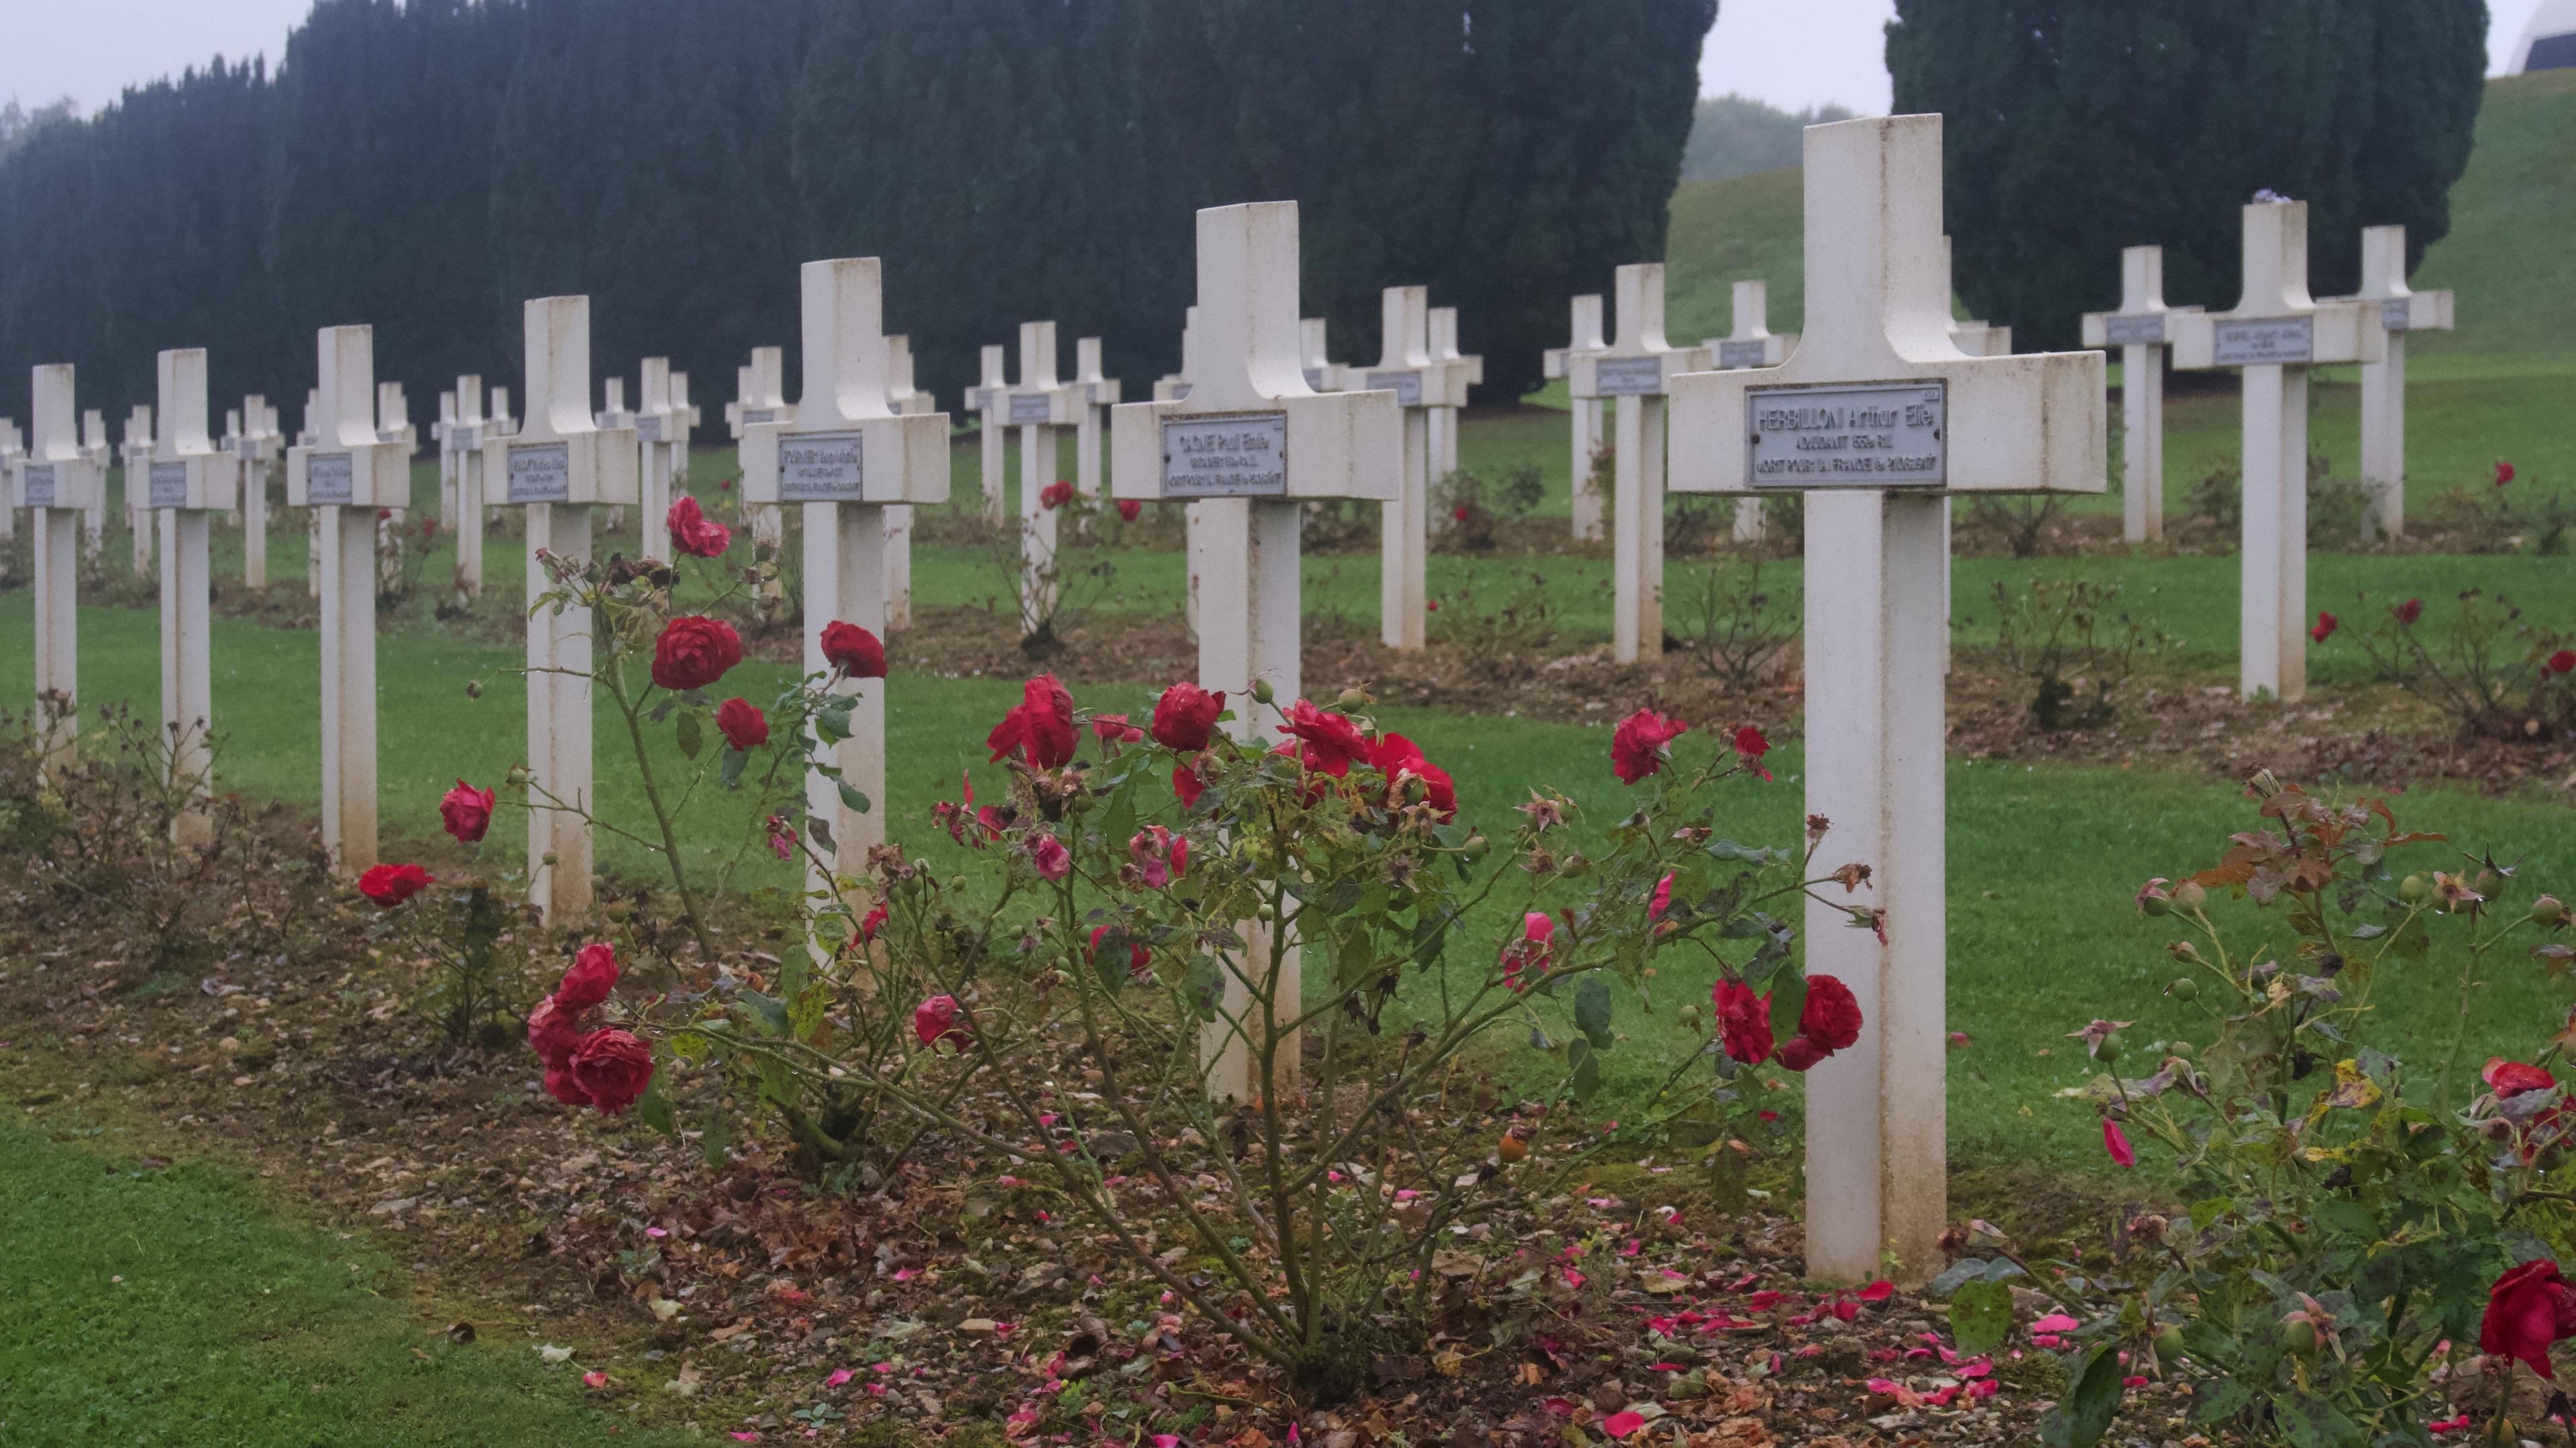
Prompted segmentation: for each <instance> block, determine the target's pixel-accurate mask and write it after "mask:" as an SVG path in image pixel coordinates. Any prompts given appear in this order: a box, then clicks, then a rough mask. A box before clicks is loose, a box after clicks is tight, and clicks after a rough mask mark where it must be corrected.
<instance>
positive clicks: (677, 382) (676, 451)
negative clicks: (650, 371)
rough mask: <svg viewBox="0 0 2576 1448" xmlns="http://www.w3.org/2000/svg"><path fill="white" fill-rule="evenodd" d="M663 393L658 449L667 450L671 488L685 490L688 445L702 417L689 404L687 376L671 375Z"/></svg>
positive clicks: (693, 406)
mask: <svg viewBox="0 0 2576 1448" xmlns="http://www.w3.org/2000/svg"><path fill="white" fill-rule="evenodd" d="M667 393H668V399H669V406H668V407H667V408H666V409H665V414H666V416H667V417H668V419H669V421H668V422H667V423H665V424H664V426H663V428H662V446H664V447H666V448H668V449H670V452H671V463H670V472H671V486H672V487H673V488H674V489H677V488H684V487H686V486H688V482H689V443H690V442H691V441H692V440H693V439H695V438H696V437H697V435H698V424H699V423H700V422H703V421H705V417H704V415H703V414H701V413H700V412H699V411H698V409H697V407H696V406H695V405H694V404H692V403H691V402H690V401H689V374H688V373H686V372H674V373H672V374H671V376H670V381H669V386H668V388H667Z"/></svg>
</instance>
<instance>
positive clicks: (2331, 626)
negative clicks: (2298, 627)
mask: <svg viewBox="0 0 2576 1448" xmlns="http://www.w3.org/2000/svg"><path fill="white" fill-rule="evenodd" d="M2341 627H2343V620H2342V619H2339V618H2337V617H2335V616H2334V615H2333V614H2330V613H2324V612H2320V613H2318V615H2317V626H2316V627H2315V628H2312V629H2310V630H2308V637H2310V638H2312V639H2315V640H2316V641H2317V642H2318V643H2324V642H2325V641H2326V640H2327V639H2330V638H2332V637H2334V631H2335V630H2336V629H2339V628H2341Z"/></svg>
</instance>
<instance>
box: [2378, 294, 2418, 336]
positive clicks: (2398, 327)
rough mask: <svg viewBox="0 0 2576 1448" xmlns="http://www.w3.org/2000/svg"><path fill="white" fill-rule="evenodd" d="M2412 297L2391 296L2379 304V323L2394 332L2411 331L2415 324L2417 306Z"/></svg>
mask: <svg viewBox="0 0 2576 1448" xmlns="http://www.w3.org/2000/svg"><path fill="white" fill-rule="evenodd" d="M2412 303H2413V299H2412V298H2410V297H2391V298H2389V299H2388V300H2387V301H2384V302H2381V303H2380V304H2379V325H2381V326H2382V327H2385V328H2387V329H2388V330H2389V331H2392V332H2404V331H2410V330H2412V329H2413V328H2414V325H2415V308H2414V306H2413V304H2412Z"/></svg>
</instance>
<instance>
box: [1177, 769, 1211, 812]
mask: <svg viewBox="0 0 2576 1448" xmlns="http://www.w3.org/2000/svg"><path fill="white" fill-rule="evenodd" d="M1172 793H1174V794H1176V795H1179V796H1180V797H1181V808H1183V809H1188V808H1190V807H1192V806H1194V805H1196V804H1197V803H1198V802H1199V796H1200V795H1202V794H1205V793H1207V785H1206V784H1205V783H1204V782H1203V781H1201V780H1200V779H1199V777H1198V775H1197V774H1196V773H1194V772H1192V771H1191V769H1190V767H1189V766H1188V765H1186V764H1175V765H1173V766H1172Z"/></svg>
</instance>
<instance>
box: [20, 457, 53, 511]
mask: <svg viewBox="0 0 2576 1448" xmlns="http://www.w3.org/2000/svg"><path fill="white" fill-rule="evenodd" d="M23 476H24V477H25V478H26V483H27V506H28V507H30V508H50V507H52V506H53V505H54V465H53V464H52V463H44V464H37V463H29V464H27V465H26V471H25V473H24V474H23Z"/></svg>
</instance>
